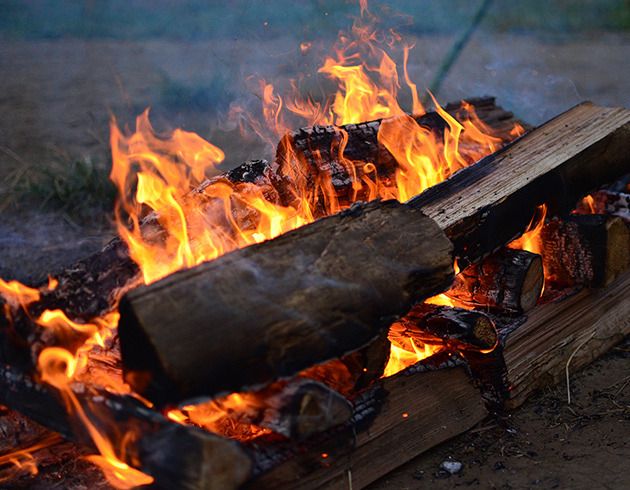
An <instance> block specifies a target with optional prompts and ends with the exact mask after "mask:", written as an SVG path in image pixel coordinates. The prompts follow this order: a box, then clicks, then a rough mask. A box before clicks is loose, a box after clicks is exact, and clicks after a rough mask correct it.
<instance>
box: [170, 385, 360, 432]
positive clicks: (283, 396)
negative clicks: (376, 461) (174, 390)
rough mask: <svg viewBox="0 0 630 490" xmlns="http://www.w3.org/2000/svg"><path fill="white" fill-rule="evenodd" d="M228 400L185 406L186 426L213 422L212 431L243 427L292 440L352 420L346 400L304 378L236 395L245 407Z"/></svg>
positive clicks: (326, 387)
mask: <svg viewBox="0 0 630 490" xmlns="http://www.w3.org/2000/svg"><path fill="white" fill-rule="evenodd" d="M230 398H231V397H228V398H227V399H220V400H212V401H210V402H206V403H202V404H200V405H193V406H187V407H184V409H183V412H182V413H183V415H184V416H186V417H188V419H189V421H190V422H192V423H194V424H198V425H201V426H202V427H204V426H206V424H207V421H213V424H212V425H213V426H214V427H217V426H220V425H226V426H229V428H231V427H234V426H237V425H239V424H245V427H243V429H245V430H248V429H249V428H248V427H246V426H248V425H255V426H257V427H263V428H266V429H270V430H272V431H274V432H275V433H277V434H281V435H283V436H285V437H287V438H289V439H294V440H302V439H306V438H308V437H310V436H312V435H314V434H317V433H320V432H325V431H326V430H328V429H330V428H332V427H335V426H337V425H340V424H344V423H347V422H348V421H349V420H350V418H351V417H352V405H351V404H350V402H349V401H348V400H346V399H345V398H344V397H342V396H341V395H339V394H338V393H337V392H336V391H334V390H332V389H331V388H329V387H328V386H326V385H325V384H323V383H320V382H318V381H314V380H312V379H308V378H304V377H298V378H293V379H291V380H288V381H279V382H276V383H272V384H270V385H269V386H266V387H265V388H263V389H262V390H259V391H256V392H251V393H243V394H240V395H239V396H238V399H239V401H240V400H244V401H245V403H238V402H237V403H230ZM217 413H225V417H224V420H223V421H220V420H217V421H216V422H215V421H214V419H216V418H217ZM211 428H212V427H211ZM236 430H237V431H238V430H239V428H238V427H237V428H236ZM219 432H220V433H224V432H223V431H221V430H220V431H219ZM225 434H226V435H229V432H228V431H227V430H226V432H225ZM240 439H243V437H241V438H240Z"/></svg>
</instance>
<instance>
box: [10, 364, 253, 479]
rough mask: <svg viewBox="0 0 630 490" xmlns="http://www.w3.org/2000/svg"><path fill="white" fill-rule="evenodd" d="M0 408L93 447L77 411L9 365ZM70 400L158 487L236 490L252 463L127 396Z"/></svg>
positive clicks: (233, 445) (102, 394) (88, 394)
mask: <svg viewBox="0 0 630 490" xmlns="http://www.w3.org/2000/svg"><path fill="white" fill-rule="evenodd" d="M0 383H1V385H2V388H3V389H2V390H0V403H2V404H4V405H6V406H8V407H9V408H11V409H13V410H16V411H19V412H20V413H21V414H23V415H25V416H27V417H29V418H30V419H32V420H34V421H36V422H38V423H40V424H41V425H43V426H45V427H47V428H49V429H51V430H53V431H55V432H59V433H60V434H61V435H62V436H63V437H64V438H66V439H68V440H71V441H76V442H78V443H80V444H81V445H84V446H87V447H90V448H93V449H96V448H95V443H94V441H93V439H92V437H91V435H90V432H89V430H88V428H87V427H86V426H85V424H84V423H83V422H81V421H80V419H79V418H78V415H77V412H76V411H73V412H71V413H68V411H67V410H66V407H65V406H64V403H63V402H61V401H60V400H62V398H63V397H62V396H61V394H60V393H59V392H57V390H56V389H55V388H53V387H51V386H47V385H44V384H40V383H37V382H35V381H34V380H33V379H32V378H31V377H30V376H28V375H25V374H24V373H21V372H20V371H19V370H16V369H14V368H12V367H9V366H5V365H3V366H0ZM73 388H74V389H73V394H74V397H75V398H76V399H77V400H78V402H79V403H80V405H81V407H82V409H83V410H84V411H85V413H86V414H88V416H89V418H90V420H91V421H92V423H93V424H94V426H95V427H96V430H98V431H99V433H100V434H101V435H102V436H103V437H104V438H105V439H106V440H109V441H111V443H112V446H113V447H114V448H117V451H116V453H117V456H118V457H119V458H120V459H121V460H122V461H124V462H126V463H128V464H129V465H131V466H133V467H135V468H137V469H139V470H141V471H143V472H145V473H147V474H149V475H151V476H153V477H154V478H155V481H156V484H157V486H158V487H159V488H188V489H197V488H208V487H212V488H237V487H238V486H239V485H240V484H242V483H243V482H244V481H245V480H246V479H247V478H248V476H249V472H250V468H251V459H250V457H249V456H248V455H247V454H246V452H245V451H244V449H243V448H242V447H241V446H240V444H238V443H237V442H235V441H231V440H228V439H225V438H223V437H220V436H217V435H215V434H212V433H209V432H207V431H204V430H201V429H198V428H196V427H187V426H184V425H180V424H178V423H175V422H173V421H171V420H169V419H167V418H165V417H163V416H162V415H161V414H160V413H159V412H157V411H156V410H152V409H150V408H148V407H147V406H145V405H144V404H142V403H140V402H139V401H138V400H136V399H135V398H132V397H131V396H123V395H116V394H113V393H110V392H108V391H106V390H100V389H98V388H95V387H91V388H90V389H89V390H87V389H85V387H84V386H83V385H80V386H75V387H73Z"/></svg>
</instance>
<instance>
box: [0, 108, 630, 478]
mask: <svg viewBox="0 0 630 490" xmlns="http://www.w3.org/2000/svg"><path fill="white" fill-rule="evenodd" d="M472 103H473V104H474V105H475V107H476V109H477V114H478V115H479V117H480V118H481V119H482V120H483V121H484V122H486V124H488V125H490V126H491V127H493V128H495V129H497V130H498V131H499V133H500V134H503V135H504V136H506V135H507V134H508V133H509V128H510V127H511V123H512V122H513V120H514V119H513V117H512V115H511V114H510V113H508V112H505V111H503V110H502V109H501V108H499V107H496V106H495V105H494V100H493V99H478V100H474V101H472ZM447 110H448V111H449V112H450V113H452V114H455V115H457V113H458V107H457V106H447ZM417 121H418V122H419V123H420V124H423V125H427V126H429V127H430V128H431V130H432V131H436V132H440V131H442V132H443V131H444V123H443V121H442V120H441V119H440V118H437V117H436V115H435V114H434V113H429V114H427V115H425V116H422V117H421V118H417ZM440 121H442V122H440ZM381 124H383V122H382V121H374V122H369V123H365V124H360V125H349V126H346V127H343V128H342V131H343V132H344V133H345V134H347V138H348V141H347V145H346V147H345V151H346V152H345V153H344V155H345V159H344V160H343V162H342V161H340V160H339V153H338V147H339V138H340V134H341V133H340V129H339V128H332V127H320V128H309V129H304V130H300V131H297V132H295V133H291V134H289V135H287V136H286V137H285V138H284V139H283V140H282V142H281V144H280V145H279V152H278V155H277V157H276V161H275V162H274V163H273V164H272V165H270V164H267V163H266V162H264V161H256V162H249V163H247V164H244V165H242V166H241V167H239V168H237V169H235V170H233V171H231V172H229V173H228V174H226V175H225V176H222V177H219V178H218V179H220V180H223V181H225V182H227V183H230V182H231V183H237V182H243V181H246V182H251V183H254V184H256V185H260V186H261V188H263V189H264V191H265V193H267V194H269V195H273V196H275V197H274V198H275V199H277V200H278V201H279V202H281V203H283V204H284V205H290V204H291V199H292V196H293V195H294V194H293V193H292V185H293V184H294V183H295V182H294V180H295V178H297V177H296V176H295V175H291V173H290V172H288V171H287V170H286V165H287V160H286V158H285V156H284V155H286V151H287V147H291V148H293V149H294V150H296V151H298V152H299V153H300V154H301V158H304V159H306V161H308V162H310V163H311V167H309V168H308V171H306V172H304V173H302V174H300V176H299V178H301V179H304V180H305V182H306V183H307V184H308V182H309V181H310V180H312V181H317V175H318V173H319V172H329V173H332V175H333V179H332V182H333V186H334V188H335V191H336V192H337V194H338V195H339V196H340V198H342V199H341V200H342V202H343V198H348V196H349V195H350V194H351V189H352V188H353V185H352V184H353V181H352V179H354V178H358V177H357V175H358V173H359V172H360V171H361V168H363V167H361V168H355V169H354V170H353V169H351V168H349V167H348V165H354V163H353V162H355V161H359V160H362V161H370V162H371V163H372V164H373V165H374V166H375V168H376V170H377V171H378V172H379V173H380V174H382V175H389V174H392V172H393V170H392V169H393V168H394V167H395V160H393V157H392V156H391V153H389V152H388V151H387V150H385V149H384V148H383V147H382V145H381V144H380V143H379V141H378V139H377V131H378V128H379V126H380V125H381ZM506 137H507V136H506ZM629 141H630V111H627V110H623V109H606V108H600V107H597V106H595V105H593V104H591V103H583V104H581V105H579V106H577V107H575V108H574V109H572V110H570V111H568V112H566V113H564V114H562V115H560V116H558V117H557V118H555V119H553V120H551V121H549V122H548V123H546V124H545V125H543V126H541V127H539V128H537V129H535V130H533V131H531V132H529V133H528V134H526V135H525V136H523V137H521V138H519V139H517V140H516V141H514V142H512V143H511V144H508V145H507V146H505V147H503V148H502V149H501V150H499V151H497V152H496V153H494V154H492V155H489V156H488V157H485V158H483V159H482V160H480V161H479V162H477V163H475V164H474V165H471V166H469V167H466V168H465V169H463V170H460V171H459V172H457V173H455V174H454V175H452V176H451V177H450V178H449V179H448V180H446V181H444V182H442V183H441V184H438V185H436V186H433V187H431V188H429V189H428V190H427V191H425V192H423V193H422V194H420V195H419V196H416V197H414V198H413V199H411V200H410V201H408V202H407V203H405V204H400V203H397V202H395V201H376V202H371V203H368V204H365V203H356V204H354V205H352V206H351V207H350V208H349V209H347V210H345V211H343V212H341V213H339V214H336V215H333V216H329V217H322V218H321V219H319V220H318V221H315V222H314V223H312V224H309V225H306V226H303V227H302V228H298V229H296V230H294V231H292V232H289V233H286V234H284V235H281V236H280V237H278V238H276V239H273V240H268V241H266V242H263V243H260V244H257V245H254V246H250V247H247V248H244V249H241V250H237V251H235V252H232V253H229V254H226V255H224V256H222V257H220V258H218V259H216V260H213V261H211V262H207V263H204V264H201V265H199V266H197V267H194V268H191V269H187V270H182V271H179V272H177V273H174V274H172V275H170V276H168V277H166V278H165V279H163V280H161V281H158V282H156V283H153V284H150V285H148V286H139V287H136V288H133V286H135V285H137V284H138V281H139V280H138V274H139V271H138V268H137V267H136V266H135V264H134V263H133V262H132V261H131V259H130V258H129V255H128V253H127V250H126V246H125V244H124V243H123V242H122V241H121V240H114V241H113V242H112V243H110V244H109V245H108V246H107V247H106V248H105V249H104V250H103V251H102V252H101V253H99V254H97V255H96V256H94V257H91V258H88V259H86V260H84V261H81V262H80V263H78V264H77V265H76V266H75V267H71V268H69V269H67V270H65V271H61V272H60V273H58V274H56V275H53V278H54V279H55V280H57V281H58V282H59V285H58V287H57V288H55V289H51V290H49V289H47V288H46V287H45V286H42V287H41V288H40V291H41V299H40V300H39V302H37V303H34V304H32V305H30V306H29V308H28V309H27V310H28V311H27V310H25V309H24V308H21V307H18V306H16V305H11V304H9V303H6V304H4V305H0V306H3V309H4V310H5V313H6V314H5V315H4V316H0V326H2V327H3V336H2V344H0V345H1V349H0V355H1V356H2V368H1V369H0V386H2V388H3V389H2V390H1V391H0V402H1V403H3V404H4V405H6V406H8V407H9V408H11V409H13V410H16V411H18V412H20V413H21V414H23V415H25V416H27V417H30V418H32V419H33V420H35V421H36V422H38V423H40V424H42V425H44V426H46V427H48V428H49V429H51V430H53V431H56V432H59V433H60V434H61V435H62V436H63V437H64V438H66V439H69V440H73V441H76V442H78V443H80V444H83V445H87V446H93V445H94V444H93V442H91V441H92V438H91V436H90V434H89V433H88V431H87V430H86V429H85V428H81V426H80V424H77V421H76V420H75V418H74V415H72V414H69V413H68V412H67V411H66V409H65V406H64V404H63V402H62V396H61V395H60V394H59V393H58V392H57V390H56V389H55V388H54V387H52V386H50V385H47V384H45V383H43V382H41V381H38V380H37V376H36V373H35V371H34V366H35V360H36V358H37V354H38V353H39V352H40V351H41V349H42V348H43V347H44V346H51V345H56V343H58V342H59V341H60V340H59V339H58V338H55V336H54V335H51V333H50V332H48V331H44V329H42V327H41V326H39V325H37V324H36V323H35V322H33V320H32V318H33V317H34V316H35V315H37V314H38V313H39V312H41V311H43V310H44V309H54V308H59V309H61V310H63V311H64V312H65V313H66V314H67V315H68V317H70V318H71V319H73V320H75V321H87V320H90V319H91V318H93V317H95V316H98V315H103V314H105V313H108V312H111V311H112V310H113V309H114V308H115V307H116V305H117V303H118V301H119V298H120V296H121V295H122V294H123V293H125V294H124V296H123V297H122V300H121V302H120V314H121V318H120V323H119V338H115V339H113V340H111V341H110V343H109V344H108V345H106V346H105V347H104V348H103V349H102V351H101V353H100V356H98V355H96V354H95V355H94V356H93V359H92V362H93V363H94V370H95V371H98V370H99V369H100V370H105V371H108V372H114V373H116V375H117V376H121V372H123V371H124V376H125V380H126V381H127V382H128V383H129V384H130V385H131V387H132V388H133V389H134V391H135V392H136V393H138V394H140V395H142V397H144V398H148V399H149V400H150V401H151V402H152V403H153V404H154V406H153V408H149V407H148V406H147V405H146V404H145V403H143V402H142V401H139V400H138V399H137V398H136V397H134V396H131V395H121V394H115V393H112V392H111V391H107V390H104V389H102V388H100V387H98V386H89V387H86V386H85V385H82V386H73V387H72V390H73V392H74V396H75V397H76V399H77V400H78V403H80V405H81V406H82V407H83V409H84V410H85V411H86V412H89V413H90V414H92V415H93V417H91V418H92V419H94V420H97V422H96V425H97V429H98V430H99V431H100V432H101V433H102V434H104V435H105V436H106V437H107V438H108V439H109V440H111V441H112V442H113V443H114V446H115V447H118V448H123V447H124V450H123V449H120V452H121V454H119V457H120V459H122V460H123V461H126V462H128V463H129V464H131V465H132V466H134V467H136V468H138V469H140V470H141V471H143V472H145V473H147V474H149V475H151V476H152V477H153V478H154V479H155V482H156V484H158V485H159V486H161V487H165V488H209V487H222V488H232V487H238V486H241V485H245V486H248V487H250V488H261V487H262V488H265V487H274V488H277V487H290V486H294V485H297V484H298V483H299V485H300V487H301V488H315V487H321V486H334V485H337V484H340V483H341V482H347V481H348V478H349V476H348V475H349V472H350V474H351V475H352V476H351V478H352V483H353V487H356V488H359V487H362V486H364V485H367V484H369V483H370V482H371V481H373V480H374V479H376V478H378V477H379V476H382V475H383V474H385V473H386V472H388V471H390V470H391V469H393V468H395V467H396V466H398V465H400V464H402V463H403V462H405V461H407V460H409V459H411V458H412V457H414V456H415V455H417V454H419V453H420V452H422V451H424V450H426V449H428V448H430V447H432V446H434V445H436V444H438V443H440V442H442V441H444V440H445V439H447V438H449V437H452V436H454V435H457V434H459V433H460V432H462V431H464V430H467V429H468V428H470V427H472V426H473V425H475V424H476V423H478V422H479V421H480V420H482V419H483V418H484V417H486V416H487V414H488V411H490V412H498V411H500V410H502V409H503V407H504V405H505V404H506V403H507V406H508V407H509V408H514V407H515V406H517V405H518V404H520V403H522V401H523V400H524V399H525V398H526V396H527V395H528V394H529V393H531V391H532V390H534V389H535V388H537V387H538V386H539V384H540V382H541V381H545V382H547V381H549V377H550V376H551V378H552V381H556V382H557V381H558V379H559V377H560V368H561V367H562V369H564V366H565V364H566V353H567V352H572V350H573V349H574V348H575V347H576V346H577V345H578V344H580V343H581V342H582V341H583V340H584V337H585V336H588V335H589V334H591V337H592V338H597V339H599V340H597V341H596V342H595V343H594V345H592V346H591V348H590V349H588V350H585V351H584V352H588V353H589V354H584V356H582V357H581V356H579V355H577V356H575V358H574V359H573V362H572V366H571V367H572V368H577V367H579V366H580V365H583V364H584V363H586V362H588V356H589V355H596V354H598V353H601V352H605V350H606V349H607V348H609V347H610V346H611V345H613V344H614V343H615V342H617V341H619V340H621V338H622V337H623V336H624V335H626V334H628V333H630V320H628V319H627V318H629V317H630V315H628V314H627V313H629V312H630V301H629V300H628V299H627V288H628V286H630V275H629V274H628V273H627V272H626V269H627V268H628V262H629V257H630V243H629V232H628V221H624V218H625V219H626V220H627V218H628V214H627V209H628V202H630V201H629V199H628V196H627V195H625V194H623V193H615V192H614V191H610V190H608V191H597V192H595V193H594V194H593V200H594V204H592V206H593V208H592V209H591V208H589V209H587V205H586V204H585V203H584V201H580V200H581V199H582V198H583V197H584V196H586V195H587V194H588V193H590V192H593V191H596V190H597V189H599V188H600V187H602V186H604V185H606V184H609V183H611V182H614V181H617V180H619V179H621V178H622V177H623V176H624V175H625V174H627V173H628V172H630V143H629ZM314 155H316V156H314ZM348 162H350V164H349V163H348ZM216 181H217V179H213V181H210V182H208V183H205V184H204V185H202V186H201V187H200V188H198V189H197V190H196V191H195V192H193V193H191V195H190V196H189V198H190V199H201V200H203V199H206V196H205V195H204V189H205V188H207V186H208V185H212V182H216ZM355 198H357V196H355ZM358 198H359V199H360V198H361V196H360V195H359V196H358ZM578 203H579V205H578V207H577V210H576V213H577V214H575V213H574V214H571V211H572V210H573V209H574V208H575V207H576V204H578ZM346 204H349V202H348V203H346ZM543 205H544V206H546V208H547V210H548V213H547V222H546V224H545V223H541V232H540V234H539V236H538V237H537V238H536V241H537V242H538V245H539V246H538V250H539V252H540V253H533V252H529V251H526V250H517V249H515V248H506V246H507V245H509V244H510V243H511V242H512V241H513V240H514V239H516V238H518V237H519V236H520V235H522V234H523V233H524V232H526V230H527V229H528V227H529V225H530V222H531V221H532V216H535V215H536V213H537V210H538V209H539V208H540V207H541V206H543ZM624 213H625V214H624ZM239 219H255V218H254V217H251V216H250V217H246V218H243V217H242V216H241V217H240V218H239ZM147 223H148V224H147V226H149V225H151V217H149V218H148V219H147ZM543 225H544V226H543ZM455 260H456V263H457V266H458V270H454V269H453V264H454V261H455ZM459 268H461V271H460V270H459ZM456 272H457V274H455V273H456ZM543 287H544V294H543ZM580 288H582V289H580ZM569 291H570V292H572V293H574V294H573V296H568V292H569ZM440 293H445V295H444V297H442V298H441V299H440V300H439V301H437V300H435V299H431V300H429V302H427V303H424V301H425V300H427V299H428V298H430V297H433V296H435V295H438V294H440ZM541 294H543V299H542V301H541V300H540V297H541ZM559 297H564V298H565V299H563V300H562V301H561V302H558V303H553V302H546V301H547V300H549V299H551V298H556V299H557V298H559ZM436 302H438V303H441V304H439V305H438V304H435V303H436ZM444 302H446V304H445V303H444ZM449 303H450V305H449ZM577 312H583V314H580V315H578V314H577ZM584 312H588V314H586V313H584ZM569 320H571V321H569ZM552 324H553V327H551V325H552ZM600 333H601V334H602V335H597V334H600ZM604 333H606V334H609V335H604ZM79 337H80V336H79ZM80 340H81V339H80V338H77V339H76V341H77V342H78V341H80ZM64 341H65V342H67V341H68V339H64ZM71 341H75V340H73V339H71ZM409 341H411V342H414V343H415V344H414V345H425V346H429V347H430V348H431V349H432V350H433V351H434V352H435V353H434V355H432V356H430V357H428V358H427V359H425V360H424V361H420V362H419V363H416V364H413V365H411V366H410V367H408V368H407V369H405V370H404V371H402V372H400V373H398V374H395V375H393V376H389V377H384V378H383V377H382V375H383V373H384V370H385V367H386V365H387V364H388V361H389V360H390V359H389V358H390V352H394V350H393V349H394V348H402V347H404V344H405V343H406V342H409ZM392 346H393V347H392ZM563 356H564V357H563ZM543 373H546V374H545V375H544V376H543ZM470 375H472V378H471V376H470ZM510 386H512V389H511V390H509V389H508V388H509V387H510ZM232 393H240V395H239V396H240V397H241V398H244V399H245V400H246V403H244V404H237V405H234V406H230V405H229V403H228V402H229V399H230V397H229V396H227V395H230V394H232ZM191 399H197V400H200V399H204V403H203V404H201V405H196V406H195V407H192V408H191V407H190V406H189V405H190V403H191V402H190V400H191ZM176 405H178V406H179V409H178V410H174V407H175V406H176ZM217 408H218V409H223V410H224V411H225V412H226V413H227V415H225V416H224V418H225V420H226V426H227V425H229V426H230V427H231V429H230V430H232V431H235V430H236V429H239V430H240V428H243V430H245V431H248V430H249V431H251V427H252V426H253V427H255V428H256V430H257V431H258V433H257V434H256V435H255V436H252V435H251V434H250V435H249V436H247V437H240V438H239V437H237V439H239V441H236V440H230V439H228V438H226V437H223V436H222V435H218V434H214V433H211V432H208V431H206V430H203V429H201V428H199V427H195V426H194V424H195V421H197V423H199V424H200V425H201V422H199V421H201V420H202V419H203V418H204V413H210V412H212V411H213V410H216V409H217ZM167 414H170V416H167ZM174 414H176V415H174ZM178 417H179V419H178ZM176 420H180V422H181V421H185V422H187V423H185V424H182V423H179V422H177V421H176ZM235 428H236V429H235ZM226 431H227V429H226ZM226 433H227V432H226ZM128 434H132V435H133V437H131V438H130V437H128ZM248 434H249V433H248ZM233 435H234V434H233ZM241 436H242V434H241ZM123 439H124V441H123ZM7 449H10V448H7Z"/></svg>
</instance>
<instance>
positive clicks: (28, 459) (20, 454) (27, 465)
mask: <svg viewBox="0 0 630 490" xmlns="http://www.w3.org/2000/svg"><path fill="white" fill-rule="evenodd" d="M62 441H63V439H62V438H61V436H60V435H59V434H49V435H47V436H46V437H44V438H43V439H41V440H40V441H38V442H37V443H35V444H33V445H32V446H30V447H28V448H24V449H18V450H17V451H12V452H10V453H8V454H3V455H2V456H0V466H4V465H6V464H13V465H14V467H13V468H12V469H11V471H9V472H8V473H7V474H5V475H4V476H2V477H0V482H4V481H7V480H10V479H12V478H14V477H15V476H16V475H17V474H19V473H25V472H28V473H30V474H31V475H36V474H37V472H38V470H37V458H35V456H33V454H32V453H34V452H35V451H38V450H39V449H44V448H47V447H50V446H53V445H55V444H58V443H60V442H62Z"/></svg>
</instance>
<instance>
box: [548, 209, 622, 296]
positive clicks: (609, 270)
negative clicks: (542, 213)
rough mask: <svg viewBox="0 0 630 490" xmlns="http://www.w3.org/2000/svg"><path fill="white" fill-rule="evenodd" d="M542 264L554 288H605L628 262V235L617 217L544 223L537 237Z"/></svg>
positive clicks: (581, 216)
mask: <svg viewBox="0 0 630 490" xmlns="http://www.w3.org/2000/svg"><path fill="white" fill-rule="evenodd" d="M540 244H541V248H542V254H543V263H544V267H545V271H546V274H547V277H548V280H549V283H550V284H553V285H555V286H565V287H566V286H591V287H606V286H608V285H609V284H610V283H611V282H613V281H614V280H615V279H616V278H617V277H619V275H620V274H621V273H622V272H623V271H625V270H626V268H627V267H628V264H629V261H630V232H628V228H627V227H626V225H625V224H624V222H623V220H622V219H621V218H620V217H618V216H606V215H602V214H574V215H572V216H570V217H568V218H567V219H564V220H561V221H560V220H555V221H551V222H550V223H547V224H546V225H545V226H544V227H543V229H542V231H541V236H540Z"/></svg>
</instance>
